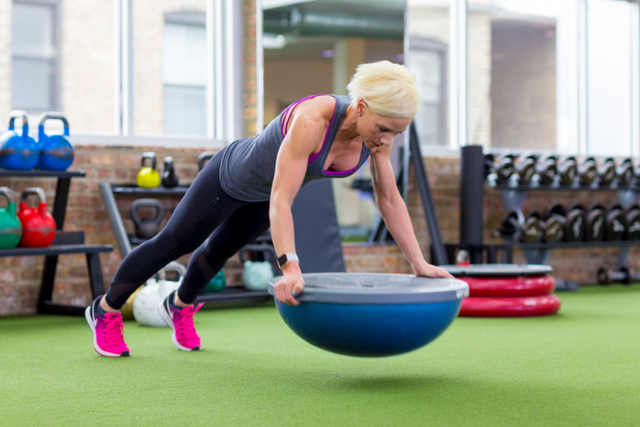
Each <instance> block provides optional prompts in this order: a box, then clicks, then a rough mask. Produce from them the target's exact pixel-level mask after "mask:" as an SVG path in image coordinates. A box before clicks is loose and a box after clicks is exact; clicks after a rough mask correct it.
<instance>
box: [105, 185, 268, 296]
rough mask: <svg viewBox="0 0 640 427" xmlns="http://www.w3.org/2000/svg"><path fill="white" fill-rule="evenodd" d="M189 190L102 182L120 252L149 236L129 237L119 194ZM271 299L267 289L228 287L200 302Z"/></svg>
mask: <svg viewBox="0 0 640 427" xmlns="http://www.w3.org/2000/svg"><path fill="white" fill-rule="evenodd" d="M188 189H189V186H178V187H175V188H164V187H157V188H140V187H138V186H134V185H121V184H111V185H109V184H106V183H103V184H100V193H101V195H102V201H103V202H104V204H105V207H106V208H107V214H108V216H109V221H110V223H111V228H112V229H113V233H114V235H115V237H116V241H117V242H118V247H119V249H120V254H121V255H122V257H123V258H124V257H125V256H126V254H127V253H128V252H129V251H130V246H129V244H131V245H139V244H142V243H144V242H146V241H147V240H148V239H141V238H139V237H136V236H132V235H129V236H127V235H126V233H125V231H124V225H123V223H122V218H121V217H120V214H119V212H118V208H117V206H116V204H115V198H114V196H115V195H118V196H128V197H136V198H137V197H182V196H184V194H185V193H186V192H187V190H188ZM270 299H271V295H269V293H268V292H267V291H250V290H247V289H245V288H243V287H227V288H225V289H224V291H222V292H220V293H214V294H201V295H199V296H198V298H197V299H196V302H198V303H200V302H206V303H209V304H224V305H228V304H254V303H263V302H265V301H268V300H270Z"/></svg>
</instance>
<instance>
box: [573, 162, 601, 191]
mask: <svg viewBox="0 0 640 427" xmlns="http://www.w3.org/2000/svg"><path fill="white" fill-rule="evenodd" d="M578 176H579V177H580V184H581V185H591V184H592V183H593V181H595V179H596V178H597V177H598V167H597V165H596V159H594V158H593V157H587V158H586V159H584V161H583V162H582V163H580V165H578Z"/></svg>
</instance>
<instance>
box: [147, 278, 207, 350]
mask: <svg viewBox="0 0 640 427" xmlns="http://www.w3.org/2000/svg"><path fill="white" fill-rule="evenodd" d="M174 293H175V291H174V292H171V293H170V294H169V296H168V297H166V298H165V300H164V301H163V302H162V304H160V306H158V311H159V312H160V317H162V320H164V321H165V323H166V324H167V325H169V326H170V327H171V329H173V334H172V335H171V341H173V344H174V345H175V346H176V347H178V349H179V350H184V351H192V350H200V337H199V336H198V333H197V332H196V328H195V326H193V315H194V314H196V312H197V311H198V310H200V307H202V306H203V305H204V303H203V302H201V303H200V304H198V305H197V306H196V307H194V306H193V305H188V306H186V307H185V308H183V309H180V310H178V309H177V308H175V307H174V306H173V305H172V304H171V303H170V298H173V294H174Z"/></svg>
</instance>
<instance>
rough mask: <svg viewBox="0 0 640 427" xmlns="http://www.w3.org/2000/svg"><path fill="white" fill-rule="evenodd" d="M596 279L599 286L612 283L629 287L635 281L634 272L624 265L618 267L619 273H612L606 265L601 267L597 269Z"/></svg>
mask: <svg viewBox="0 0 640 427" xmlns="http://www.w3.org/2000/svg"><path fill="white" fill-rule="evenodd" d="M597 278H598V284H600V285H610V284H611V283H614V282H615V283H623V284H625V285H630V284H632V283H633V282H634V280H635V272H634V271H633V269H632V268H630V267H628V266H626V265H625V266H622V267H620V270H619V271H612V270H611V269H610V268H609V267H608V266H607V265H603V266H602V267H600V268H599V269H598V273H597Z"/></svg>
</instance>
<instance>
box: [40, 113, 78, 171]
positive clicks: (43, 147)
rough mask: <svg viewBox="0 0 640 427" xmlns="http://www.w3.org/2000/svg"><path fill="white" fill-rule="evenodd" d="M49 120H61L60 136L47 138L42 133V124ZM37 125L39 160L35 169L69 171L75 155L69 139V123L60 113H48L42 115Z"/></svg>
mask: <svg viewBox="0 0 640 427" xmlns="http://www.w3.org/2000/svg"><path fill="white" fill-rule="evenodd" d="M49 119H57V120H62V123H63V124H64V131H63V134H62V135H51V136H48V135H47V134H45V133H44V122H46V121H47V120H49ZM38 120H39V125H38V146H39V148H40V160H38V164H37V166H36V167H37V168H38V169H43V170H51V171H64V170H67V169H69V166H71V164H72V163H73V157H74V155H75V153H74V151H73V145H71V140H70V139H69V121H68V120H67V118H66V117H65V116H63V115H62V113H58V112H55V111H48V112H46V113H42V115H41V116H40V118H39V119H38Z"/></svg>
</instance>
